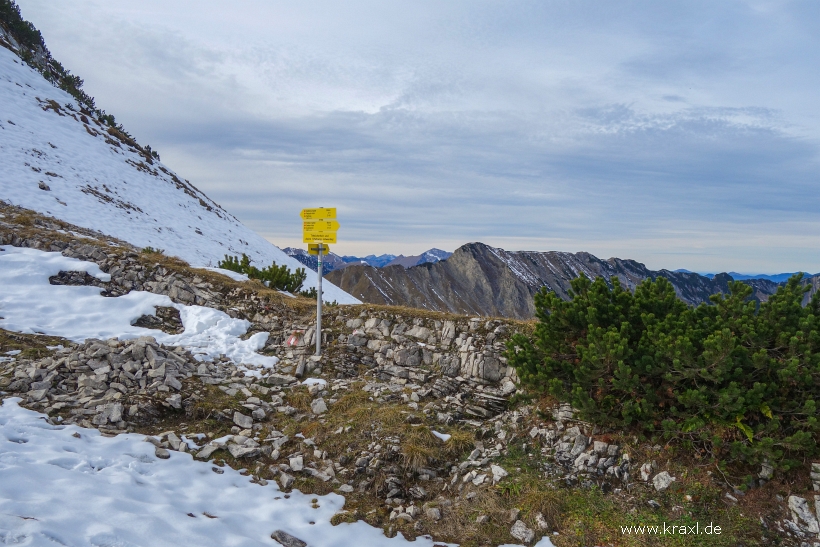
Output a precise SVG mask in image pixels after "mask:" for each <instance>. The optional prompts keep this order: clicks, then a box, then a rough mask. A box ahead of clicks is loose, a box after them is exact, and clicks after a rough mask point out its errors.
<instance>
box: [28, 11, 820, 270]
mask: <svg viewBox="0 0 820 547" xmlns="http://www.w3.org/2000/svg"><path fill="white" fill-rule="evenodd" d="M20 3H21V5H22V7H23V11H24V15H26V16H30V17H31V18H32V20H33V21H34V23H35V24H37V25H38V26H42V28H43V31H44V33H45V37H46V40H47V42H48V43H49V45H50V46H51V47H52V49H53V50H54V52H55V55H56V56H57V57H58V58H59V59H61V61H62V62H63V63H64V64H66V66H68V67H69V68H70V69H72V71H74V72H76V73H78V74H80V75H81V76H83V77H84V78H86V80H87V82H88V86H87V87H88V88H89V91H90V92H92V94H94V95H95V96H96V97H97V100H98V103H99V104H100V106H102V107H103V108H105V109H106V110H108V111H109V112H112V113H114V114H115V115H116V116H117V119H118V120H119V121H121V122H123V123H124V124H125V125H126V128H127V129H129V131H131V132H132V133H133V134H134V135H135V136H137V138H138V139H139V140H141V141H143V142H149V143H150V144H151V145H152V146H153V147H154V148H155V149H158V150H159V152H160V153H161V154H162V157H163V159H164V160H165V161H166V162H167V163H169V165H170V166H171V167H173V168H175V169H176V170H178V171H179V172H180V174H182V175H183V176H185V177H186V178H189V179H190V180H191V181H192V182H193V183H195V184H197V185H198V186H199V187H201V188H202V189H203V190H204V191H206V192H208V193H209V194H210V195H211V196H212V197H214V198H215V199H216V200H217V201H219V202H221V203H222V204H223V205H224V206H226V207H227V208H228V209H229V210H230V211H232V212H233V213H234V214H235V215H236V216H238V217H239V218H240V219H241V220H243V221H244V222H246V223H248V224H249V225H250V226H251V227H253V228H254V229H256V230H257V231H259V232H260V233H263V234H264V235H266V236H267V237H269V238H271V239H272V240H273V241H275V242H277V243H279V242H281V244H282V245H285V244H293V243H294V241H293V238H294V237H295V236H294V235H293V234H294V233H296V232H298V230H297V229H296V228H298V221H297V218H298V216H297V215H298V210H299V209H300V208H301V207H303V206H305V205H315V204H326V205H328V204H330V205H337V206H338V207H339V209H340V213H341V214H342V215H343V218H344V220H343V232H342V233H343V239H346V240H347V241H351V242H354V243H355V244H356V245H357V246H358V247H357V248H360V249H361V248H362V246H364V245H365V244H367V245H372V247H373V250H374V251H378V252H382V251H391V252H405V253H407V252H418V251H420V250H423V249H424V248H427V247H431V246H439V247H446V246H447V245H445V243H442V242H448V243H449V244H450V245H451V246H452V245H455V244H457V243H458V242H466V241H470V240H477V239H482V240H485V241H487V242H488V243H491V244H492V243H493V242H496V244H502V243H503V244H504V245H505V246H508V247H511V248H524V247H528V248H540V249H542V250H547V249H550V248H561V249H563V250H589V251H591V252H596V253H598V254H601V255H603V256H611V255H615V254H618V253H629V254H623V255H622V256H629V257H632V258H638V259H642V260H646V261H647V262H650V263H652V261H653V260H655V262H654V263H652V265H653V266H654V267H687V268H689V269H698V268H699V269H708V270H718V269H721V268H722V269H735V270H739V269H741V268H742V267H743V264H748V265H749V267H750V268H751V269H757V270H760V271H773V270H776V269H784V270H786V269H800V268H802V269H809V270H820V257H818V256H817V253H816V252H814V251H813V248H816V244H817V243H819V242H818V241H817V238H815V239H812V238H811V237H808V236H806V234H807V233H811V230H813V229H815V228H816V223H817V220H816V211H817V210H818V205H820V203H818V201H820V198H818V193H817V192H816V191H815V188H816V184H817V176H816V173H817V172H818V169H817V168H818V139H820V115H819V114H820V113H818V111H817V103H816V89H817V85H818V84H819V83H820V82H818V79H820V76H818V73H817V71H816V70H815V67H816V61H817V60H818V56H820V55H819V54H820V43H818V38H817V36H816V33H814V32H813V29H812V26H811V24H809V21H811V20H816V19H817V13H818V9H820V8H818V7H817V5H816V4H815V3H812V2H785V3H782V2H776V3H767V2H760V1H748V2H744V1H737V2H723V3H716V2H711V1H706V0H698V1H695V2H688V3H668V2H667V3H663V2H652V1H648V0H647V1H629V2H622V3H612V2H608V1H603V0H601V1H594V2H587V3H568V2H551V3H544V2H537V1H531V2H519V3H515V4H510V3H507V2H475V1H470V2H451V3H450V2H448V3H446V4H441V3H440V2H418V3H413V4H406V5H401V6H397V5H387V4H385V3H383V2H364V1H358V2H351V3H344V4H340V3H337V2H305V3H281V4H279V3H268V2H256V1H248V2H245V3H242V4H240V5H236V6H231V8H230V9H228V8H226V7H225V5H224V4H222V3H216V2H196V3H193V2H179V3H162V2H159V1H158V0H145V2H143V3H141V4H140V6H141V8H140V9H136V8H134V7H133V5H132V4H130V3H126V2H124V1H122V2H117V1H110V2H105V3H99V2H94V1H93V0H76V2H74V3H72V4H71V5H70V7H69V5H67V4H66V5H61V4H54V3H53V2H50V1H45V0H21V1H20ZM41 23H42V24H41ZM807 231H808V232H807ZM812 245H815V247H812ZM693 253H694V254H693ZM670 256H676V257H685V259H686V260H690V261H691V262H689V263H683V262H681V263H677V264H669V263H664V262H663V260H668V257H670ZM733 261H734V262H733ZM775 263H776V264H777V265H778V266H770V265H771V264H775ZM812 264H813V265H812Z"/></svg>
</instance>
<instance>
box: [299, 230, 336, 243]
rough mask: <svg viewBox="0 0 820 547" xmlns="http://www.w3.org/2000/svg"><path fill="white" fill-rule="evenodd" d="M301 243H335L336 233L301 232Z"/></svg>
mask: <svg viewBox="0 0 820 547" xmlns="http://www.w3.org/2000/svg"><path fill="white" fill-rule="evenodd" d="M302 242H303V243H336V232H302Z"/></svg>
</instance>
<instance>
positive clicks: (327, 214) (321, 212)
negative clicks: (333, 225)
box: [300, 207, 336, 220]
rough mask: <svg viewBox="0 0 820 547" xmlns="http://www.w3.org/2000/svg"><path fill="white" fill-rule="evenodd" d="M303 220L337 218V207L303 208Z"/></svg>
mask: <svg viewBox="0 0 820 547" xmlns="http://www.w3.org/2000/svg"><path fill="white" fill-rule="evenodd" d="M300 215H301V216H302V219H303V220H324V219H329V218H336V208H335V207H317V208H315V209H302V212H301V213H300Z"/></svg>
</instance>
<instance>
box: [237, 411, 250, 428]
mask: <svg viewBox="0 0 820 547" xmlns="http://www.w3.org/2000/svg"><path fill="white" fill-rule="evenodd" d="M233 423H235V424H236V425H238V426H239V427H241V428H242V429H250V428H252V427H253V418H251V417H250V416H245V415H244V414H242V413H241V412H234V413H233Z"/></svg>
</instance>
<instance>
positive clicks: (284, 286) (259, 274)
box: [217, 253, 307, 294]
mask: <svg viewBox="0 0 820 547" xmlns="http://www.w3.org/2000/svg"><path fill="white" fill-rule="evenodd" d="M217 266H218V267H219V268H222V269H224V270H231V271H233V272H237V273H241V274H245V275H247V276H248V277H250V278H251V279H258V280H260V281H262V282H263V283H264V284H265V285H266V286H268V287H270V288H272V289H277V290H280V291H286V292H289V293H291V294H295V293H298V292H299V291H300V290H301V289H302V284H303V283H304V282H305V279H307V274H306V273H305V269H304V268H298V269H297V270H296V271H295V272H291V271H290V269H288V267H287V266H285V265H284V264H283V265H282V266H277V265H276V263H273V264H271V265H270V266H268V267H267V268H265V269H262V270H260V269H259V268H257V267H256V266H251V259H250V258H249V257H248V255H246V254H245V253H242V258H241V259H240V258H237V257H235V256H228V255H225V260H221V261H219V264H217Z"/></svg>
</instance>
